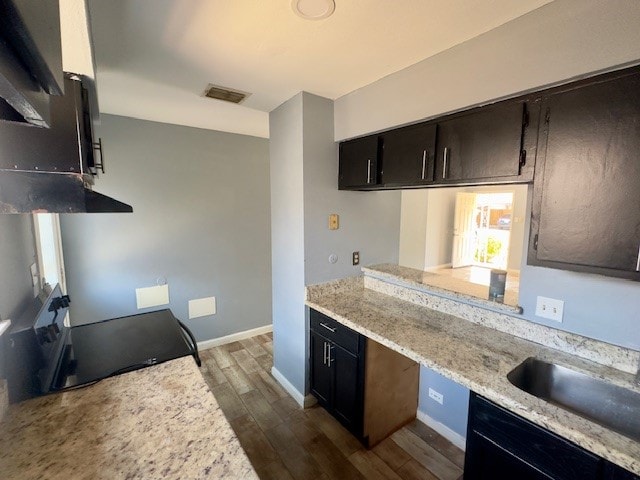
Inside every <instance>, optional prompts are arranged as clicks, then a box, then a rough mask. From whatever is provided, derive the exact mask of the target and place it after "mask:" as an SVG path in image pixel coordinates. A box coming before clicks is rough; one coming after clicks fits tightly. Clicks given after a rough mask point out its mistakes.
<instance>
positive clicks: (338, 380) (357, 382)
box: [329, 345, 363, 432]
mask: <svg viewBox="0 0 640 480" xmlns="http://www.w3.org/2000/svg"><path fill="white" fill-rule="evenodd" d="M329 363H330V364H331V367H332V368H333V372H334V376H335V380H334V388H335V390H334V396H333V410H334V412H335V415H336V416H337V417H338V418H339V419H340V420H341V421H342V423H343V424H344V425H348V428H349V430H351V431H357V432H360V431H361V430H362V428H361V425H362V409H363V404H362V393H363V392H362V387H361V383H362V380H361V378H359V376H360V373H361V369H360V368H359V359H358V357H357V356H356V355H354V354H352V353H349V352H348V351H346V350H345V349H343V348H342V347H339V346H337V345H331V346H330V348H329Z"/></svg>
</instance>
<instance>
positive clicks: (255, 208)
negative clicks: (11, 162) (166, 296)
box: [61, 115, 271, 341]
mask: <svg viewBox="0 0 640 480" xmlns="http://www.w3.org/2000/svg"><path fill="white" fill-rule="evenodd" d="M101 118H102V122H101V125H100V126H99V128H98V131H97V134H98V136H100V137H102V140H103V144H104V148H105V157H106V169H107V173H106V174H104V175H101V176H100V178H99V179H98V181H97V182H96V183H97V185H96V190H97V191H99V192H101V193H105V194H107V195H110V196H113V197H115V198H117V199H119V200H121V201H124V202H127V203H129V204H131V205H132V206H133V209H134V213H132V214H90V215H61V227H62V241H63V249H64V256H65V263H66V270H67V282H68V290H69V294H70V295H71V298H72V300H73V304H72V310H71V315H72V317H71V318H72V322H73V323H74V324H80V323H87V322H94V321H98V320H102V319H106V318H111V317H117V316H121V315H129V314H133V313H138V312H144V311H148V310H153V309H155V308H151V309H143V310H139V311H138V310H137V309H136V302H135V289H136V288H139V287H148V286H154V285H156V281H157V279H158V277H163V278H166V279H167V283H168V285H169V291H170V300H171V303H170V305H169V307H170V308H171V310H172V311H173V312H174V314H175V315H176V316H177V317H178V318H180V319H182V320H184V321H185V322H186V323H187V325H188V326H189V327H190V328H191V329H192V331H193V332H194V334H195V335H196V337H197V339H198V340H199V341H202V340H207V339H211V338H216V337H220V336H224V335H228V334H231V333H235V332H240V331H244V330H248V329H251V328H256V327H259V326H263V325H268V324H269V323H270V321H271V266H270V262H269V255H270V251H271V239H270V212H269V152H268V141H267V140H265V139H261V138H256V137H249V136H244V135H237V134H230V133H222V132H215V131H211V130H202V129H197V128H190V127H181V126H176V125H169V124H162V123H155V122H148V121H143V120H136V119H132V118H127V117H119V116H112V115H103V116H102V117H101ZM208 296H215V297H216V303H217V313H216V315H214V316H208V317H202V318H197V319H193V320H187V319H188V300H190V299H194V298H201V297H208ZM157 308H163V307H157Z"/></svg>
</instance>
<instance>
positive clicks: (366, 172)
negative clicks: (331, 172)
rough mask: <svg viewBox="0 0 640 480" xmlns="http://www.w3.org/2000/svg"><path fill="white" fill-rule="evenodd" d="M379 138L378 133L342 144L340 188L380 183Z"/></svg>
mask: <svg viewBox="0 0 640 480" xmlns="http://www.w3.org/2000/svg"><path fill="white" fill-rule="evenodd" d="M379 150H380V145H379V139H378V136H377V135H372V136H370V137H364V138H357V139H355V140H350V141H348V142H344V143H341V144H340V159H339V167H338V168H339V172H338V188H339V189H341V190H348V189H367V188H374V187H375V186H376V185H377V184H378V177H379V176H378V156H379Z"/></svg>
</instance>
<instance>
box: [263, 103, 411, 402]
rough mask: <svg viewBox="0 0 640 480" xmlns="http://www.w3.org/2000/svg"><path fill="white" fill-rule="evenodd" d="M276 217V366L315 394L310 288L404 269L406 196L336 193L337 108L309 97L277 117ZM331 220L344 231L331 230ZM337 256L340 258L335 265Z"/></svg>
mask: <svg viewBox="0 0 640 480" xmlns="http://www.w3.org/2000/svg"><path fill="white" fill-rule="evenodd" d="M269 129H270V132H271V146H270V153H271V212H272V213H271V215H272V225H271V231H272V263H273V267H272V268H273V331H274V333H273V337H274V367H275V369H276V370H278V372H279V373H281V374H282V375H283V376H284V377H285V378H286V379H287V380H288V381H289V382H290V383H291V384H292V385H293V387H294V388H295V389H296V390H297V391H298V392H299V393H300V394H301V395H302V394H306V393H307V391H308V318H307V315H306V314H305V307H304V286H305V284H307V285H308V284H313V283H319V282H324V281H328V280H332V279H337V278H342V277H346V276H352V275H357V274H359V273H360V267H359V266H358V267H354V266H353V265H351V252H353V251H354V250H359V251H360V252H361V262H362V263H363V264H368V263H380V262H397V261H398V248H399V228H400V193H399V192H379V193H373V194H372V193H362V192H341V191H338V190H337V179H338V155H337V148H336V144H335V143H334V141H333V102H332V101H331V100H328V99H326V98H322V97H318V96H315V95H311V94H309V93H306V92H303V93H301V94H298V95H296V96H295V97H293V98H292V99H290V100H288V101H287V102H285V103H284V104H283V105H281V106H280V107H278V108H277V109H275V110H274V111H272V112H271V114H270V116H269ZM330 213H337V214H339V215H340V228H339V229H338V230H334V231H331V230H329V229H328V216H329V214H330ZM331 253H335V254H336V255H337V256H338V261H337V263H335V264H331V263H329V262H328V257H329V255H330V254H331Z"/></svg>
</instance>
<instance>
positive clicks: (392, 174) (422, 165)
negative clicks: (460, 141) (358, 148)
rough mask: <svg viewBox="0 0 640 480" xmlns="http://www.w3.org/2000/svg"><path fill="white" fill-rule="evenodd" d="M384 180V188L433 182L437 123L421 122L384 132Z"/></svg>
mask: <svg viewBox="0 0 640 480" xmlns="http://www.w3.org/2000/svg"><path fill="white" fill-rule="evenodd" d="M382 147H383V148H382V183H383V184H384V185H385V187H405V186H414V187H415V186H422V185H424V184H429V183H431V182H433V175H434V171H435V153H436V152H435V150H436V125H435V124H434V123H421V124H419V125H411V126H409V127H404V128H399V129H397V130H391V131H390V132H387V133H385V134H383V135H382Z"/></svg>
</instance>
